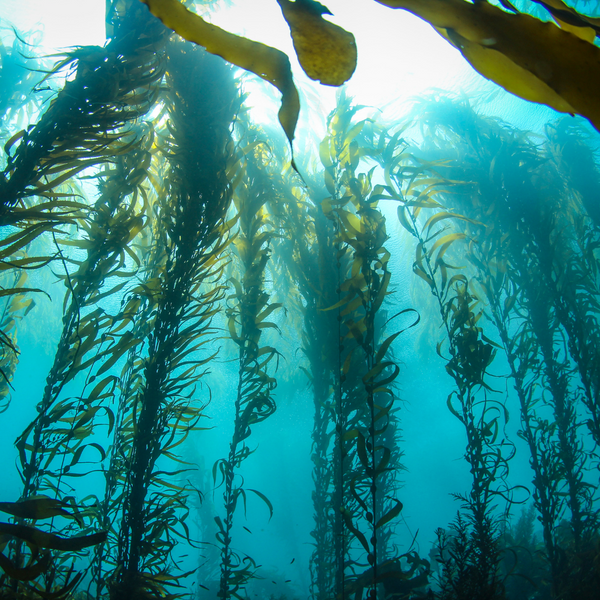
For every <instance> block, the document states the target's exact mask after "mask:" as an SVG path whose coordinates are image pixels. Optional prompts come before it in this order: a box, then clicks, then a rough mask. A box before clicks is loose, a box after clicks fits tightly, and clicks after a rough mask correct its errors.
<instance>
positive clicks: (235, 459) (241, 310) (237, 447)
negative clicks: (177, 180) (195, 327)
mask: <svg viewBox="0 0 600 600" xmlns="http://www.w3.org/2000/svg"><path fill="white" fill-rule="evenodd" d="M250 137H253V136H252V135H250ZM245 141H247V142H249V145H250V147H251V146H252V145H253V144H254V143H256V142H255V140H252V139H248V140H245ZM266 155H267V150H266V148H265V146H264V144H262V143H260V142H259V143H258V145H256V146H255V147H254V148H253V149H252V150H250V152H249V153H248V154H247V158H246V161H245V165H244V166H245V168H244V175H245V177H244V179H243V180H242V181H240V183H239V184H238V185H237V186H236V189H235V193H234V196H233V203H234V205H235V210H236V217H237V224H238V228H237V232H236V233H237V235H236V236H235V239H234V245H235V249H236V254H237V257H238V260H239V275H238V277H231V278H230V280H229V281H230V282H231V284H232V285H233V288H234V291H233V293H232V294H230V295H229V296H228V298H227V301H228V302H227V303H228V308H227V311H226V315H227V318H228V329H229V334H230V337H231V339H232V340H233V342H235V344H236V345H237V347H238V364H239V368H238V381H237V393H236V398H235V402H234V422H233V435H232V437H231V442H230V444H229V453H228V456H227V458H226V459H220V460H219V461H217V463H216V464H215V467H214V471H213V472H214V473H215V478H216V474H217V472H219V473H220V476H221V482H220V483H221V484H222V485H224V491H223V504H224V509H225V515H224V518H223V519H222V520H221V518H219V517H217V518H216V522H217V526H218V527H219V531H218V532H217V540H218V542H219V544H220V545H221V577H220V586H219V592H218V594H217V595H218V597H219V598H222V599H223V600H230V599H231V598H232V597H233V598H239V597H240V594H241V593H242V592H243V590H244V588H245V585H246V583H247V581H248V580H249V579H250V578H251V577H253V576H254V568H255V563H254V561H253V560H252V558H251V557H249V556H245V557H244V558H243V559H242V558H240V556H238V555H237V553H236V552H235V551H234V550H233V549H232V537H231V536H232V528H233V522H234V516H235V512H236V507H237V505H238V502H239V500H240V499H242V500H243V503H244V505H246V496H247V492H253V493H254V494H255V495H258V497H259V498H261V499H262V500H263V501H264V502H265V503H266V504H267V506H268V508H269V511H270V512H271V513H272V506H271V504H270V502H269V501H268V499H267V498H266V497H265V496H264V495H263V494H262V493H260V492H258V491H257V490H253V489H248V488H245V487H244V486H243V482H240V481H239V474H238V471H239V469H240V467H241V465H242V463H243V461H244V460H245V459H246V458H247V457H248V456H249V455H250V454H251V453H252V450H251V449H250V447H249V446H248V442H247V440H248V438H249V437H250V435H251V429H252V427H254V425H256V424H258V423H260V422H262V421H264V420H265V419H267V418H268V417H269V416H271V415H272V414H273V413H274V412H275V408H276V405H275V401H274V398H273V395H272V394H273V391H274V389H275V386H276V383H277V382H276V380H275V379H274V378H273V376H272V375H270V374H269V371H271V370H272V366H271V367H268V365H269V363H270V362H271V361H272V359H273V358H276V357H277V356H278V352H277V350H276V349H275V348H274V347H272V346H267V345H264V346H262V345H261V336H262V333H263V331H264V330H265V329H267V328H277V326H276V325H275V324H274V323H273V322H272V321H269V320H267V319H268V317H269V316H270V315H271V314H272V313H273V311H275V310H277V309H278V308H281V304H279V303H270V302H269V298H270V294H269V293H268V292H267V291H266V290H265V276H266V269H267V265H268V262H269V258H270V254H271V250H270V245H271V241H272V238H273V237H274V235H275V232H274V230H273V226H272V224H271V223H270V221H269V218H268V214H267V212H266V210H265V204H266V203H267V202H268V201H269V200H271V199H272V196H271V193H270V189H269V188H270V184H269V177H268V174H267V173H266V172H265V170H264V167H265V164H264V158H263V156H266Z"/></svg>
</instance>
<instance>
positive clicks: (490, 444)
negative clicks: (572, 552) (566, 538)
mask: <svg viewBox="0 0 600 600" xmlns="http://www.w3.org/2000/svg"><path fill="white" fill-rule="evenodd" d="M378 160H379V161H380V163H381V165H382V166H383V167H384V169H385V181H386V185H385V186H381V192H382V196H383V197H384V198H388V199H394V200H396V201H397V202H398V204H399V205H398V217H399V220H400V223H401V224H402V225H403V226H404V228H405V229H406V230H407V231H408V232H409V233H410V234H411V235H412V236H413V237H414V238H415V239H416V241H417V247H416V253H415V262H414V264H413V271H414V272H415V274H416V275H418V276H419V277H420V278H421V279H422V280H424V281H425V282H426V283H427V285H428V286H429V288H430V290H431V293H432V295H433V296H434V297H435V299H436V303H437V307H438V310H439V314H440V317H441V320H442V324H443V327H444V330H445V340H443V341H441V342H439V343H438V345H437V352H438V354H439V355H440V356H441V357H442V358H444V360H445V361H446V371H447V372H448V374H449V375H450V376H451V377H452V378H453V379H454V382H455V389H454V391H453V392H452V393H451V394H450V395H449V396H448V399H447V405H448V408H449V409H450V411H451V412H452V413H453V414H454V416H455V417H456V418H458V419H459V421H460V422H461V423H462V424H463V426H464V429H465V434H466V438H467V440H466V441H467V447H466V453H465V459H466V460H467V462H468V463H469V466H470V470H471V474H472V485H471V490H470V492H469V493H468V494H467V495H464V496H461V495H458V494H456V497H457V498H458V499H460V500H461V501H462V503H463V508H464V510H465V511H466V514H465V515H464V516H461V517H460V518H459V522H458V525H457V527H458V528H459V529H460V530H461V531H462V535H464V536H465V539H467V540H470V541H469V543H468V544H466V545H465V548H464V551H465V552H469V558H468V560H469V561H470V563H471V564H472V566H473V568H471V569H468V570H465V571H464V572H463V571H460V572H457V573H456V576H457V577H467V576H468V577H471V578H472V580H471V581H470V582H466V581H462V582H459V581H454V582H452V583H451V585H453V586H454V585H456V586H464V585H467V586H468V587H469V589H470V590H471V593H474V592H473V590H475V589H477V590H478V592H477V593H478V595H477V596H476V597H478V598H500V597H502V584H501V581H500V580H499V577H498V566H499V561H500V555H499V552H498V548H497V538H498V523H497V521H496V523H494V520H495V517H494V516H493V511H494V508H495V506H494V502H495V501H497V500H498V499H501V497H504V492H505V490H504V487H505V484H504V482H505V480H506V477H507V475H508V462H509V460H510V459H511V457H512V456H513V454H514V450H513V447H512V445H510V444H509V443H507V442H506V441H505V440H503V441H499V439H498V437H499V435H498V434H499V432H500V431H502V430H503V429H504V423H505V422H506V420H507V419H508V415H507V412H506V408H505V406H504V403H503V401H502V400H494V399H493V398H491V397H489V395H490V393H492V392H493V390H492V389H491V388H490V387H489V385H488V384H487V383H486V370H487V368H488V367H489V365H490V363H491V362H492V360H493V358H494V355H495V352H496V350H495V348H494V344H493V342H491V341H490V340H489V339H488V338H487V337H486V336H485V334H484V333H483V329H482V328H481V325H480V323H479V321H480V319H481V317H482V316H483V311H482V308H480V307H478V305H479V304H480V302H479V300H478V299H477V297H476V296H475V294H474V292H473V289H472V282H470V281H469V279H468V277H467V276H466V275H465V274H463V273H460V272H459V273H457V274H454V275H453V274H452V273H453V272H456V270H457V268H459V267H460V265H456V264H455V263H452V262H450V259H449V256H450V250H451V248H452V246H453V244H456V243H457V242H462V241H463V240H465V238H466V237H467V236H466V234H465V233H463V232H460V231H458V232H456V231H454V232H450V233H448V231H447V230H448V226H447V223H452V222H453V221H457V222H461V221H464V220H465V219H466V217H464V216H463V215H460V214H458V213H455V212H451V211H448V210H446V209H445V208H444V206H443V205H442V204H441V203H440V199H439V198H438V195H439V192H440V188H439V187H438V186H439V184H440V183H441V182H439V181H436V179H435V178H434V177H432V176H430V175H429V174H428V171H427V169H431V168H435V167H436V165H435V164H434V165H431V164H429V165H427V166H426V167H425V166H424V165H421V164H420V163H419V161H418V160H416V159H415V158H414V157H412V156H411V155H410V154H409V153H408V152H406V151H405V144H404V143H399V140H398V139H397V136H393V137H391V138H390V139H389V141H386V144H385V145H384V146H383V148H382V152H381V155H380V156H379V157H378ZM467 220H468V219H467ZM446 344H447V348H448V349H447V350H446V351H445V350H444V346H445V345H446ZM446 352H447V353H448V354H449V357H447V358H446V357H445V356H444V354H445V353H446ZM440 543H441V542H440ZM464 597H465V598H466V597H468V596H464ZM473 597H475V596H473Z"/></svg>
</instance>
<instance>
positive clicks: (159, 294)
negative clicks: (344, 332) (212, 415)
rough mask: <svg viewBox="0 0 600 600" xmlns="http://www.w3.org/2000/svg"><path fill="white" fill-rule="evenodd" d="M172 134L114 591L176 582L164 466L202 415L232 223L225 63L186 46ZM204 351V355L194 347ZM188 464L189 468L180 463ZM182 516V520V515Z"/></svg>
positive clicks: (180, 523)
mask: <svg viewBox="0 0 600 600" xmlns="http://www.w3.org/2000/svg"><path fill="white" fill-rule="evenodd" d="M167 73H168V76H167V84H168V87H167V90H166V98H165V101H166V106H167V110H168V116H169V124H168V131H169V134H168V135H166V136H165V138H164V144H163V146H162V148H161V151H162V154H163V156H164V157H165V158H166V159H167V160H168V163H169V172H168V175H167V178H166V180H165V181H164V182H163V189H162V193H160V194H159V198H158V206H157V210H158V211H160V217H159V222H160V227H161V228H162V230H163V232H164V235H165V238H164V239H165V241H166V243H167V249H166V261H165V265H164V269H162V272H161V274H160V287H159V288H158V289H157V290H156V301H157V306H156V314H155V316H154V318H153V329H152V332H151V333H150V335H149V336H148V343H147V348H148V349H147V355H146V356H145V357H144V358H143V368H142V370H143V381H142V383H141V385H140V387H139V389H138V390H137V394H136V397H135V400H134V404H133V406H132V407H130V410H131V411H132V419H133V438H132V440H131V443H130V445H129V449H130V454H129V456H127V457H126V461H127V466H128V473H127V479H126V482H125V491H124V494H123V499H122V511H123V512H122V520H121V524H120V532H119V540H118V555H117V561H116V564H117V569H116V572H115V573H114V575H113V576H112V578H111V579H112V582H111V596H112V597H113V598H122V597H123V596H124V595H137V594H140V595H142V594H147V593H161V594H162V593H165V592H164V591H163V590H164V586H165V585H169V584H171V585H173V584H176V583H177V580H178V575H177V574H176V573H174V572H173V566H172V565H171V564H170V562H169V556H170V552H171V550H172V548H173V546H174V545H175V538H174V536H183V537H187V536H188V533H187V530H186V526H185V522H184V520H185V515H186V508H185V495H186V494H185V491H186V490H185V486H179V485H177V484H175V483H173V482H172V481H168V479H167V478H168V477H170V476H171V477H172V476H174V475H177V474H178V473H179V472H181V469H179V470H177V471H175V472H168V471H167V472H165V471H163V470H160V469H159V467H158V465H157V461H158V459H159V458H160V457H163V456H167V457H173V453H172V449H173V448H174V447H175V446H177V445H178V444H179V443H180V442H181V440H182V439H183V438H184V437H185V435H186V434H187V432H188V431H189V430H190V429H191V428H193V427H194V426H195V424H196V422H197V420H198V419H199V417H200V416H201V410H202V408H201V407H197V406H194V401H193V397H192V396H193V394H194V391H195V386H196V384H197V382H198V381H199V379H200V378H201V377H202V375H203V373H204V371H205V369H206V368H207V365H208V364H209V362H210V360H211V359H212V358H213V356H214V354H213V355H211V354H210V353H207V352H206V350H204V348H203V346H205V344H207V343H208V342H209V341H210V340H211V335H212V333H213V331H214V330H213V328H212V326H211V321H212V318H213V316H214V315H215V314H216V313H217V312H218V307H217V303H218V302H219V301H220V300H221V299H222V298H223V296H224V293H225V292H224V286H223V285H222V282H221V277H222V273H223V266H224V264H223V252H224V249H225V247H226V246H227V244H228V241H229V240H228V235H229V234H228V232H229V229H230V227H231V223H227V222H226V221H225V215H226V212H227V208H228V206H229V204H230V201H231V196H232V185H231V182H230V174H231V173H230V169H231V165H232V161H233V144H232V141H231V132H230V128H231V123H232V120H233V118H234V115H235V112H236V110H237V107H238V105H239V98H238V94H237V90H236V88H235V85H234V83H233V79H232V76H231V72H230V69H229V68H228V67H227V66H226V65H225V64H224V63H223V61H222V60H221V59H219V58H215V57H212V56H210V55H208V54H206V53H204V52H203V51H202V50H201V49H199V48H196V47H193V46H191V45H189V44H172V45H171V46H170V47H169V51H168V63H167ZM196 353H201V354H196ZM184 470H185V469H184ZM179 519H181V520H179Z"/></svg>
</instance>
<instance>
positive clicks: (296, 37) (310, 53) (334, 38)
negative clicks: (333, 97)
mask: <svg viewBox="0 0 600 600" xmlns="http://www.w3.org/2000/svg"><path fill="white" fill-rule="evenodd" d="M277 2H278V3H279V6H280V7H281V12H282V13H283V17H284V18H285V20H286V21H287V23H288V25H289V26H290V31H291V34H292V40H293V41H294V49H295V50H296V54H297V56H298V60H299V61H300V65H301V66H302V68H303V69H304V72H305V73H306V74H307V75H308V76H309V77H310V78H311V79H314V80H315V81H320V82H321V83H322V84H324V85H332V86H340V85H342V84H343V83H345V82H346V81H348V79H350V77H352V74H353V73H354V71H355V69H356V60H357V51H356V42H355V40H354V36H353V35H352V34H351V33H350V32H349V31H346V30H345V29H342V28H341V27H339V26H337V25H334V24H333V23H330V22H329V21H326V20H325V19H323V17H322V16H321V15H322V14H325V13H329V11H328V10H327V9H326V8H325V7H324V6H322V5H321V4H319V3H318V2H312V0H308V1H305V2H297V1H296V2H290V0H277ZM329 14H331V13H329Z"/></svg>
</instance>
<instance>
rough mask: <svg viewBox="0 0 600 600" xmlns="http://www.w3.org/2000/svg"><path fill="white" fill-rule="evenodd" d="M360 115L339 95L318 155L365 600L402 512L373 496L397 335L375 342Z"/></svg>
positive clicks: (370, 199)
mask: <svg viewBox="0 0 600 600" xmlns="http://www.w3.org/2000/svg"><path fill="white" fill-rule="evenodd" d="M357 110H358V109H357V107H353V106H351V103H350V99H349V98H348V97H346V96H345V95H340V96H339V99H338V107H337V108H336V110H335V111H334V112H333V113H332V114H331V115H330V116H329V119H328V134H327V137H326V138H325V140H324V141H323V142H322V143H321V145H320V157H321V161H322V163H323V166H324V167H325V173H324V178H325V185H326V188H327V191H328V193H329V194H331V196H330V197H329V198H326V199H325V200H324V201H323V202H322V203H321V206H322V208H323V211H324V212H325V214H326V215H327V216H328V217H329V218H331V219H332V220H333V221H334V222H335V223H336V224H337V228H338V232H337V236H336V239H335V242H334V244H335V245H336V246H338V247H339V250H338V255H343V254H344V253H346V252H348V259H349V260H348V264H347V270H346V271H345V272H344V273H343V274H342V277H340V284H339V292H340V293H341V299H340V300H339V301H338V302H337V303H336V304H334V305H332V306H330V307H328V308H327V309H326V310H336V309H338V308H339V309H340V312H339V316H340V325H341V335H340V340H339V343H340V351H341V352H344V354H343V364H342V370H341V373H340V384H341V390H342V393H343V398H342V404H341V406H340V409H341V410H340V412H341V413H343V414H344V416H345V422H344V425H345V430H344V431H343V432H339V434H340V435H339V437H338V438H336V439H339V442H341V443H342V445H343V446H344V450H343V453H342V459H344V460H345V459H346V458H347V460H348V462H347V468H345V469H344V473H343V475H342V479H343V488H342V489H344V495H343V496H342V498H343V502H344V504H343V505H342V506H341V508H340V512H341V514H342V517H343V524H344V527H345V528H346V529H347V530H348V531H349V532H350V533H351V534H352V537H353V538H354V539H355V540H356V542H358V544H359V545H360V547H361V548H362V550H364V552H365V553H366V559H367V564H368V565H369V567H370V568H369V569H368V570H367V571H366V572H364V573H362V574H359V573H356V571H357V568H358V561H355V560H354V559H352V558H350V560H349V563H348V565H344V566H345V567H346V566H353V567H354V569H353V571H354V573H355V575H354V576H353V577H348V578H347V579H346V581H345V589H344V594H351V595H352V594H354V595H356V597H362V590H363V589H364V588H367V589H368V597H369V598H372V599H375V598H377V597H378V587H380V584H383V586H384V587H385V582H384V579H386V576H387V575H389V573H386V575H385V576H384V575H382V577H380V575H379V569H380V567H381V566H382V565H383V563H384V562H386V561H388V560H389V559H390V558H393V557H384V556H378V549H379V543H378V536H379V533H380V529H381V528H382V527H385V526H386V525H387V524H388V523H389V522H390V521H391V520H392V519H394V518H395V517H396V516H397V515H398V514H399V513H400V511H401V510H402V503H401V502H400V501H399V500H398V499H397V498H395V497H392V496H390V497H389V502H390V504H387V505H386V503H383V502H381V501H380V500H379V499H378V498H379V496H380V495H381V494H382V493H384V492H385V491H386V490H385V489H384V488H383V487H382V485H383V483H384V481H385V480H386V478H385V475H386V474H387V473H388V471H389V469H390V466H391V465H390V459H391V455H392V448H391V447H389V446H387V445H386V441H387V442H388V443H389V441H390V440H389V439H387V440H386V437H385V432H386V429H387V427H388V425H389V420H390V416H389V415H390V412H391V411H392V410H393V404H394V400H395V394H394V391H393V389H392V383H393V381H394V380H395V378H396V377H397V375H398V373H399V367H398V366H397V365H396V363H395V362H394V361H393V359H391V344H392V343H393V341H394V340H395V339H396V338H397V337H398V336H399V335H400V334H401V333H402V331H397V332H396V333H394V334H392V335H390V336H389V337H387V338H386V339H380V334H381V332H380V331H379V325H378V324H377V319H378V315H379V314H380V313H379V311H380V309H381V307H382V304H383V302H384V300H385V298H386V296H387V294H388V285H389V282H390V278H391V273H390V271H389V269H388V262H389V258H390V254H389V252H388V251H387V250H386V249H385V247H384V245H383V244H384V243H385V241H386V240H387V234H386V229H385V218H384V217H383V215H382V214H381V212H380V211H379V210H378V208H377V203H378V200H379V198H380V197H381V194H380V189H379V186H377V187H375V188H373V187H372V185H371V173H360V172H358V167H359V163H360V157H361V155H362V154H364V149H361V147H360V146H359V144H358V142H357V140H356V137H357V136H358V135H359V134H360V132H361V130H362V128H363V127H364V125H365V123H366V121H360V122H358V123H354V122H353V116H354V114H355V113H356V111H357ZM344 266H345V267H346V265H344ZM401 312H406V311H401ZM399 314H401V313H399ZM395 316H397V315H395ZM392 318H393V317H392ZM359 365H361V366H359ZM357 375H358V376H360V377H361V382H360V384H359V385H358V386H357V387H356V388H354V387H352V386H349V385H348V383H347V382H348V381H351V380H352V378H353V377H356V376H357ZM392 442H393V443H394V444H395V442H396V441H395V440H392ZM346 486H348V487H347V492H349V493H347V492H346ZM387 491H388V492H392V493H393V492H395V491H396V490H395V489H389V490H387ZM380 510H383V512H382V513H380ZM397 570H400V567H399V566H398V567H397ZM397 575H398V576H402V575H403V574H400V573H397ZM411 576H412V574H411V575H410V576H407V577H406V579H410V577H411Z"/></svg>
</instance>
